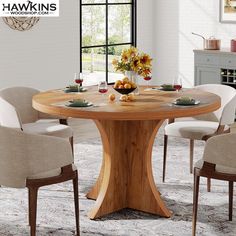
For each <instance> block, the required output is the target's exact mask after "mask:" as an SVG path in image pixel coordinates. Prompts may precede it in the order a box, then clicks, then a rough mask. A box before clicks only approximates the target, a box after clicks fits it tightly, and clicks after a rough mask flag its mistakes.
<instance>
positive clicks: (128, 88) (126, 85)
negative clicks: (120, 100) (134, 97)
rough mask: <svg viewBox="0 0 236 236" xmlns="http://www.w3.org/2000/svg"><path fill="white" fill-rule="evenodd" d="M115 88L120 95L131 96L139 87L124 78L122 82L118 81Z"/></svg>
mask: <svg viewBox="0 0 236 236" xmlns="http://www.w3.org/2000/svg"><path fill="white" fill-rule="evenodd" d="M113 88H114V89H115V90H116V91H117V92H118V93H120V94H129V93H132V92H133V91H134V90H135V89H136V88H137V85H136V84H135V83H134V82H132V81H130V80H129V78H128V77H124V78H123V79H122V80H117V81H116V82H115V84H114V87H113Z"/></svg>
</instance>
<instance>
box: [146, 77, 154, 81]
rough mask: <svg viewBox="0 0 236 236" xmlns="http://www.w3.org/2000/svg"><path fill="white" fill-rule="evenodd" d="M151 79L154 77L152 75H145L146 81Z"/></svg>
mask: <svg viewBox="0 0 236 236" xmlns="http://www.w3.org/2000/svg"><path fill="white" fill-rule="evenodd" d="M151 79H152V77H151V76H146V77H144V80H146V81H149V80H151Z"/></svg>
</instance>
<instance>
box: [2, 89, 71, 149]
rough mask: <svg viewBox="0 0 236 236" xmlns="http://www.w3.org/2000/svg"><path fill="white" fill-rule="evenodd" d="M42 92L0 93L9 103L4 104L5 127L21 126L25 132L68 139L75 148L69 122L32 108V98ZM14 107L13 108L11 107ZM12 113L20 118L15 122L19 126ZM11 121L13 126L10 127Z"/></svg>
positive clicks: (23, 90)
mask: <svg viewBox="0 0 236 236" xmlns="http://www.w3.org/2000/svg"><path fill="white" fill-rule="evenodd" d="M39 92H40V91H39V90H37V89H34V88H28V87H10V88H5V89H2V90H1V91H0V97H1V98H3V99H4V100H5V101H7V102H8V103H9V105H7V104H6V103H4V102H3V101H2V100H1V101H0V102H1V103H4V109H1V108H0V109H1V110H2V111H1V113H2V115H1V116H5V119H4V124H2V125H3V126H6V127H14V126H19V125H20V127H21V129H22V130H23V131H24V132H27V133H35V134H44V135H50V136H56V137H61V138H68V139H69V140H70V142H71V145H72V147H73V132H72V129H71V128H70V127H69V126H68V125H67V120H66V119H63V118H61V119H60V118H58V117H53V116H50V115H48V114H45V113H41V112H39V111H36V110H35V109H33V107H32V98H33V96H34V95H36V94H38V93H39ZM11 106H13V107H11ZM12 113H15V114H14V117H16V116H18V119H15V120H14V122H16V121H17V120H18V123H19V124H16V123H15V124H13V123H12V122H13V120H12V118H11V117H12ZM9 120H11V121H12V122H11V124H10V125H9V122H8V121H9Z"/></svg>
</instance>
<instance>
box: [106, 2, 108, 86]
mask: <svg viewBox="0 0 236 236" xmlns="http://www.w3.org/2000/svg"><path fill="white" fill-rule="evenodd" d="M108 37H109V32H108V0H106V81H107V83H108Z"/></svg>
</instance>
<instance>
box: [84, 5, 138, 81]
mask: <svg viewBox="0 0 236 236" xmlns="http://www.w3.org/2000/svg"><path fill="white" fill-rule="evenodd" d="M131 45H133V46H136V0H80V70H81V72H83V73H85V74H87V75H88V76H86V77H88V78H87V79H88V80H89V83H90V84H96V83H97V82H98V81H101V80H106V81H107V82H108V83H113V82H114V81H115V80H117V79H119V78H120V77H121V75H120V74H119V73H117V72H115V71H114V70H113V67H112V64H111V62H112V60H113V58H115V57H116V58H117V57H119V56H120V54H121V52H122V50H123V49H124V48H128V47H130V46H131ZM87 79H86V80H87Z"/></svg>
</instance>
